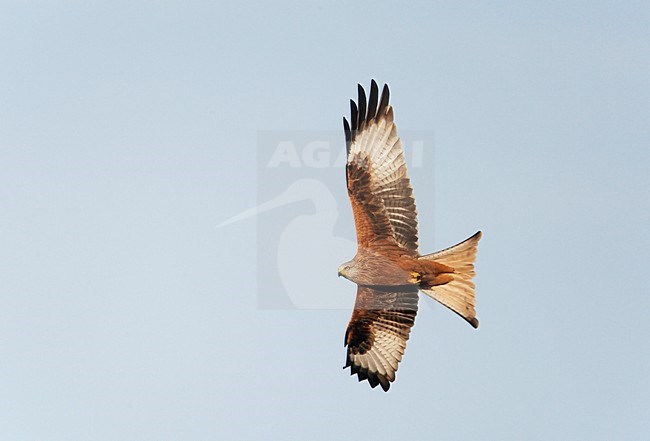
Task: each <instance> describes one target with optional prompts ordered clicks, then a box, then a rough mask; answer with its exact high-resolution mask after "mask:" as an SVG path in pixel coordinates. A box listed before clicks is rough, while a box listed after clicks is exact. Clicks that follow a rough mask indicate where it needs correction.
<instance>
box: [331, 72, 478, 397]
mask: <svg viewBox="0 0 650 441" xmlns="http://www.w3.org/2000/svg"><path fill="white" fill-rule="evenodd" d="M358 92H359V99H358V103H355V102H354V101H352V100H350V110H351V119H350V122H348V121H347V120H346V119H345V118H343V127H344V129H345V140H346V148H347V166H346V182H347V188H348V195H349V196H350V202H351V204H352V212H353V215H354V223H355V227H356V231H357V254H356V256H355V257H354V259H352V260H351V261H349V262H346V263H344V264H343V265H341V266H340V267H339V275H341V276H344V277H346V278H347V279H349V280H351V281H352V282H354V283H356V284H357V285H358V288H357V300H356V303H355V307H354V312H353V314H352V318H351V319H350V323H349V324H348V329H347V331H346V334H345V345H346V346H347V348H348V349H347V358H346V364H345V367H346V368H347V367H350V370H351V373H352V374H357V376H358V377H359V381H362V380H368V382H369V383H370V385H371V386H372V387H373V388H374V387H376V386H377V385H381V387H382V389H383V390H385V391H387V390H388V389H389V387H390V383H391V382H392V381H394V380H395V372H396V371H397V368H398V363H399V362H400V361H401V360H402V356H403V354H404V349H405V347H406V341H407V340H408V338H409V334H410V331H411V327H412V326H413V324H414V323H415V315H416V314H417V309H418V308H417V302H418V291H420V290H421V291H422V292H424V293H425V294H427V295H429V296H430V297H432V298H434V299H435V300H437V301H438V302H440V303H442V304H443V305H445V306H446V307H448V308H449V309H451V310H452V311H454V312H455V313H457V314H458V315H460V316H461V317H462V318H464V319H465V320H466V321H467V322H468V323H470V324H471V325H472V326H473V327H474V328H477V327H478V320H477V319H476V311H475V310H474V304H475V301H474V283H473V282H472V278H473V277H474V260H475V258H476V250H477V245H478V241H479V239H480V238H481V232H480V231H479V232H478V233H476V234H475V235H473V236H472V237H470V238H469V239H467V240H465V241H464V242H461V243H459V244H457V245H454V246H453V247H450V248H447V249H445V250H442V251H439V252H437V253H433V254H427V255H420V254H419V252H418V229H417V211H416V208H415V199H414V198H413V189H412V188H411V183H410V181H409V178H408V176H407V172H406V162H405V161H404V153H403V151H402V143H401V141H400V139H399V137H398V136H397V128H396V126H395V123H394V122H393V108H392V107H391V106H390V105H389V90H388V86H387V85H384V87H383V90H382V93H381V97H380V96H379V88H378V87H377V83H375V81H374V80H373V81H372V82H371V85H370V96H369V99H366V94H365V91H364V89H363V87H361V85H359V86H358Z"/></svg>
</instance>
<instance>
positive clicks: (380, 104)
mask: <svg viewBox="0 0 650 441" xmlns="http://www.w3.org/2000/svg"><path fill="white" fill-rule="evenodd" d="M357 92H358V99H357V101H354V100H350V138H349V139H350V140H349V142H350V143H351V142H354V139H355V137H356V132H357V131H359V130H363V129H364V128H365V127H366V126H367V125H368V124H369V123H370V121H371V120H373V119H375V118H377V117H379V116H382V115H384V114H385V113H386V108H387V107H388V101H389V97H390V92H389V90H388V85H387V84H384V87H383V89H382V92H381V98H380V97H379V86H377V82H376V81H375V80H374V79H373V80H371V81H370V95H369V96H366V91H365V89H364V88H363V86H362V85H361V84H357ZM347 140H348V138H347V133H346V141H347Z"/></svg>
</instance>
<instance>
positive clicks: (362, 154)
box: [343, 80, 418, 254]
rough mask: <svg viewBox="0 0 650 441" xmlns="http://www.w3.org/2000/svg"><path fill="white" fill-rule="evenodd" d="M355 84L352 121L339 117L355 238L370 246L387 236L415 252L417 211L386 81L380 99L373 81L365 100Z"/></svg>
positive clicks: (362, 91) (416, 244) (361, 89)
mask: <svg viewBox="0 0 650 441" xmlns="http://www.w3.org/2000/svg"><path fill="white" fill-rule="evenodd" d="M358 88H359V105H358V107H357V104H356V103H355V102H354V101H353V100H350V108H351V119H350V123H348V121H347V120H346V119H345V118H343V127H344V129H345V140H346V147H347V153H348V155H347V157H348V160H347V167H346V178H347V184H348V194H349V196H350V201H351V203H352V211H353V213H354V221H355V226H356V229H357V242H358V244H359V245H362V246H369V245H371V244H372V243H374V242H376V241H377V240H389V241H393V242H395V243H397V244H398V245H399V246H400V247H401V248H403V249H404V250H406V251H407V252H409V253H410V254H417V249H418V230H417V228H418V222H417V211H416V209H415V200H414V198H413V189H412V188H411V183H410V181H409V178H408V175H407V172H406V162H405V161H404V153H403V151H402V142H401V140H400V139H399V137H398V136H397V128H396V126H395V123H394V122H393V108H392V107H391V106H390V105H389V104H388V100H389V91H388V86H387V85H384V88H383V90H382V93H381V98H379V89H378V87H377V83H376V82H375V81H374V80H372V83H371V85H370V97H369V100H368V102H366V93H365V91H364V90H363V87H361V85H359V86H358Z"/></svg>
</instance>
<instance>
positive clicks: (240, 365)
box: [0, 1, 650, 441]
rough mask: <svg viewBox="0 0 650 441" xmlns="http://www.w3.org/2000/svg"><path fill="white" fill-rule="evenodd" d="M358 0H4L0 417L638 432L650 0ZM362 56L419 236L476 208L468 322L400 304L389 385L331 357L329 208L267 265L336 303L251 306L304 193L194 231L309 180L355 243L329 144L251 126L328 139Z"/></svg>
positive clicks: (124, 426)
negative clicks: (265, 159) (277, 147)
mask: <svg viewBox="0 0 650 441" xmlns="http://www.w3.org/2000/svg"><path fill="white" fill-rule="evenodd" d="M355 3H356V4H355V5H351V4H350V2H346V3H343V2H322V3H320V4H316V3H307V2H280V3H273V4H271V3H258V4H253V3H249V4H240V3H237V2H232V3H218V2H118V1H111V2H74V1H65V2H45V1H43V2H20V1H10V2H6V1H5V2H0V250H1V251H0V267H1V268H2V271H1V272H0V394H1V395H2V397H3V399H2V400H0V438H1V439H3V440H4V439H7V440H15V441H23V440H30V441H31V440H34V441H36V440H39V441H40V440H45V439H46V440H48V441H58V440H107V441H108V440H156V441H160V440H183V441H187V440H212V439H215V440H216V439H246V440H267V439H313V440H331V439H348V438H356V439H362V438H363V439H375V440H379V439H395V438H398V437H399V438H403V439H439V440H469V439H471V440H500V441H502V440H521V439H526V440H612V439H625V440H640V439H647V437H648V433H650V423H649V422H650V415H649V412H648V409H650V400H649V398H648V396H649V395H650V378H649V376H648V372H650V345H649V343H648V341H649V336H650V322H649V320H648V318H649V314H648V311H649V310H650V276H649V275H648V263H649V261H650V228H649V226H650V225H649V224H650V194H649V189H650V175H649V169H650V153H649V151H650V149H649V145H650V133H649V129H648V127H650V117H649V116H650V104H649V103H650V80H649V78H650V76H649V75H648V63H649V61H650V49H649V48H650V38H649V31H648V24H649V21H650V20H649V19H650V6H648V3H647V2H642V1H638V2H637V1H628V2H613V1H612V2H600V1H582V2H571V1H569V2H567V1H562V2H560V1H553V2H519V1H518V2H463V3H462V4H461V3H459V2H444V3H443V2H415V3H414V4H411V5H399V6H397V5H390V4H387V3H384V2H377V1H373V2H355ZM542 3H543V4H542ZM370 78H376V79H377V80H378V81H379V82H388V83H389V84H390V85H391V90H392V103H393V105H394V106H395V112H396V120H397V123H398V127H399V128H400V130H402V131H404V132H405V133H408V132H409V131H411V132H417V131H426V132H432V133H433V134H434V137H435V155H434V154H433V152H432V151H431V150H428V151H427V152H426V155H425V156H424V159H423V163H422V167H413V168H412V169H411V170H410V175H411V179H412V182H413V185H414V188H415V195H416V198H417V202H418V210H419V213H420V226H421V239H420V244H421V249H422V251H423V252H432V251H434V250H435V249H436V248H440V247H444V246H448V245H451V244H452V243H455V242H458V241H460V240H462V239H464V238H465V237H467V236H469V235H471V234H472V233H474V232H475V231H476V230H478V229H482V230H483V232H484V239H483V240H482V241H481V246H480V251H479V258H478V263H477V268H478V276H477V279H476V281H477V286H478V308H477V309H478V316H479V318H480V320H481V327H480V328H479V329H478V330H477V331H474V330H473V329H471V328H470V327H469V326H467V324H465V323H464V322H463V321H462V320H459V319H458V318H457V317H456V316H455V315H454V314H452V313H450V312H448V311H447V310H445V309H444V308H442V307H439V306H438V305H434V304H433V303H432V302H430V301H427V300H425V301H422V302H421V305H422V307H421V312H420V314H419V316H418V318H417V322H416V325H415V328H414V330H413V333H412V337H411V340H410V341H409V345H408V347H407V350H406V355H405V358H404V362H403V363H402V365H401V366H400V369H399V372H398V375H397V381H396V383H395V384H394V385H393V387H392V388H391V390H390V392H389V393H387V394H385V393H383V392H381V391H380V390H376V389H375V390H372V389H370V388H369V387H368V385H367V384H366V383H362V384H360V383H358V382H357V381H356V380H355V379H353V378H351V377H350V376H349V374H348V373H347V371H343V370H342V369H341V367H342V366H343V364H344V361H345V350H344V348H343V345H342V342H343V334H344V330H345V326H346V323H347V320H348V318H349V314H350V311H351V307H352V304H353V302H354V292H355V290H354V287H353V285H352V284H351V283H350V282H347V281H346V280H343V279H337V278H336V266H337V265H333V266H332V267H329V265H323V264H322V261H323V260H322V259H321V257H323V256H326V257H327V258H328V259H329V258H331V260H332V261H333V262H343V261H346V260H348V259H349V258H350V257H352V256H351V255H348V254H344V253H342V252H339V251H338V250H339V249H338V248H335V247H334V241H329V239H327V238H329V237H330V236H331V234H332V233H331V231H315V232H312V233H311V234H308V232H307V231H306V230H303V231H304V232H303V238H300V234H299V232H300V231H301V230H300V229H296V230H292V231H297V232H298V233H296V234H298V236H297V237H298V241H295V240H289V241H288V242H287V244H288V245H292V246H296V245H297V244H300V243H302V240H303V239H304V241H305V243H308V242H309V239H310V238H312V236H313V237H314V238H316V239H317V240H318V239H319V238H325V239H320V240H321V242H320V243H321V244H323V246H322V247H320V248H318V247H317V248H313V247H312V249H307V247H305V249H304V258H303V259H302V267H300V268H299V269H298V270H297V273H298V274H296V277H302V279H292V280H291V281H292V282H295V281H296V280H299V281H301V283H302V284H303V285H304V288H305V292H307V293H309V294H310V295H313V296H314V297H323V296H330V295H336V296H339V297H340V296H342V298H343V300H345V299H346V296H347V299H348V301H349V308H348V309H345V308H335V309H331V310H323V309H315V310H314V309H312V310H304V309H296V308H290V307H286V305H285V306H281V307H279V308H276V309H261V308H260V307H259V303H260V302H259V301H260V298H261V297H260V296H264V295H266V294H268V293H265V289H266V290H276V289H277V283H273V284H270V285H269V284H267V283H265V280H264V278H263V277H259V276H258V274H264V273H263V272H261V271H258V268H257V264H258V262H259V261H264V262H266V260H264V259H260V257H265V256H266V257H268V255H269V254H268V253H271V254H270V255H271V261H273V258H274V257H273V256H274V255H275V254H274V253H280V251H278V250H275V249H273V246H271V247H268V246H267V244H269V243H270V244H273V243H275V244H276V245H277V241H276V242H273V241H274V240H275V238H274V237H271V238H270V239H269V237H258V236H259V233H260V232H264V231H269V230H271V231H278V234H280V233H281V232H283V231H286V229H287V228H288V227H287V225H289V222H291V221H292V219H294V218H295V219H298V217H297V216H303V218H304V216H305V215H309V214H310V213H312V214H313V213H314V212H317V210H316V211H314V210H315V209H314V207H313V206H311V205H310V203H309V201H302V202H299V203H296V204H290V205H286V206H284V207H283V209H281V210H271V211H268V212H266V213H261V214H260V215H259V216H257V217H254V218H249V219H246V220H243V221H240V222H237V223H234V224H231V225H227V226H225V227H221V228H217V227H216V226H217V225H218V224H219V223H221V222H222V221H224V220H226V219H228V218H230V217H231V216H234V215H236V214H238V213H240V212H242V211H244V210H246V209H249V208H251V207H254V206H255V205H256V204H257V203H258V202H265V200H266V199H267V196H268V195H267V194H266V193H264V191H270V190H268V187H267V186H266V185H265V183H266V182H285V181H283V180H287V179H288V180H289V181H292V180H295V181H297V180H298V179H304V178H309V177H311V178H313V179H316V180H321V182H323V183H325V184H326V185H327V186H328V188H329V189H330V192H331V196H332V197H333V199H332V200H334V201H335V202H336V207H337V208H336V210H337V211H338V210H340V212H339V213H338V214H339V215H340V216H339V218H338V221H337V224H336V230H335V231H336V232H337V233H338V234H339V235H340V236H341V237H343V238H347V239H352V238H353V231H352V224H351V222H350V221H349V217H350V214H349V207H348V205H347V204H348V202H347V200H346V195H345V190H344V187H343V185H344V178H343V172H342V170H339V171H337V170H336V169H334V168H331V167H330V168H329V169H327V170H325V171H323V170H315V169H314V170H311V169H309V168H300V169H299V171H295V170H294V171H293V172H290V171H286V170H282V169H278V171H277V173H278V175H277V181H276V180H274V177H275V176H274V175H273V173H274V171H273V170H263V171H261V168H260V164H259V163H258V158H260V157H261V155H260V154H261V153H262V152H263V148H264V146H263V145H262V144H260V141H259V140H260V138H259V136H260V133H263V132H264V131H277V132H280V133H286V134H287V135H286V136H287V137H289V138H290V137H291V136H293V135H292V134H294V133H297V132H296V131H313V133H315V134H322V133H332V131H340V138H339V139H340V145H339V146H338V148H340V149H343V148H344V145H343V133H342V131H341V117H342V116H343V115H344V114H345V113H346V112H347V111H348V99H349V98H351V97H353V95H354V93H355V91H356V83H357V82H362V83H363V84H366V85H367V84H368V83H369V81H370ZM318 136H320V135H318ZM334 147H337V146H334ZM262 156H263V155H262ZM407 157H408V155H407ZM287 173H289V174H287ZM291 173H295V174H291ZM312 173H313V174H312ZM323 173H324V174H323ZM336 173H340V174H338V175H337V174H336ZM337 176H338V177H337ZM294 177H295V178H294ZM258 178H259V179H262V182H261V185H260V182H259V181H258ZM337 179H338V181H337ZM265 180H266V181H265ZM337 183H338V184H337ZM337 185H339V187H337ZM301 188H306V187H304V186H303V187H301ZM310 188H311V187H310ZM280 190H281V189H280ZM274 191H275V190H273V192H274ZM273 192H271V193H273ZM273 194H275V193H273ZM273 194H271V196H272V195H273ZM278 237H279V236H278ZM326 239H327V240H326ZM269 240H270V241H269ZM330 242H331V243H332V247H328V246H327V244H328V243H330ZM309 243H311V242H309ZM317 243H318V242H317ZM341 243H343V242H341ZM260 253H262V254H261V256H260ZM278 255H279V254H278ZM312 262H314V263H313V264H312ZM314 265H318V266H316V267H314ZM320 266H327V267H323V268H322V269H321V268H320ZM313 268H317V271H315V273H318V274H319V275H320V276H319V277H322V278H324V280H326V282H325V284H322V283H320V282H319V283H314V282H313V280H312V279H311V278H309V277H306V275H308V274H309V272H310V271H314V270H313Z"/></svg>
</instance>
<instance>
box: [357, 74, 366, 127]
mask: <svg viewBox="0 0 650 441" xmlns="http://www.w3.org/2000/svg"><path fill="white" fill-rule="evenodd" d="M357 91H358V92H359V103H358V104H359V125H358V128H360V129H361V128H363V127H364V125H365V124H364V123H365V122H366V104H367V100H366V91H365V90H364V89H363V86H362V85H361V84H357Z"/></svg>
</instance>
